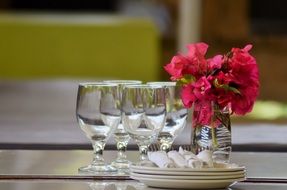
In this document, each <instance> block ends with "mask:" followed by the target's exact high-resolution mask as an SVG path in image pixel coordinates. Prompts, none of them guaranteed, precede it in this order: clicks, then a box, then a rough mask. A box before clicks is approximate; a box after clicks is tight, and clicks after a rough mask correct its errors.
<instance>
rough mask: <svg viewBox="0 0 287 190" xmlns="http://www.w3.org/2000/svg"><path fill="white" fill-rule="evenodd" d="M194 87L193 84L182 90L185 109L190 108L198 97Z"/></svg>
mask: <svg viewBox="0 0 287 190" xmlns="http://www.w3.org/2000/svg"><path fill="white" fill-rule="evenodd" d="M193 89H194V87H193V86H192V85H191V84H188V85H185V86H183V87H182V90H181V99H182V102H183V104H184V106H185V107H187V108H190V107H191V106H192V104H193V102H194V101H195V100H196V97H195V95H194V93H193Z"/></svg>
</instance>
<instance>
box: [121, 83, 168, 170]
mask: <svg viewBox="0 0 287 190" xmlns="http://www.w3.org/2000/svg"><path fill="white" fill-rule="evenodd" d="M165 101H166V100H165V88H164V87H162V86H155V85H154V86H150V85H127V86H125V87H124V90H123V96H122V120H123V124H124V128H125V130H126V132H127V133H128V134H129V135H130V137H131V138H132V139H133V140H134V141H135V142H136V143H137V145H138V146H139V151H140V162H139V163H138V165H147V164H151V162H150V161H149V160H148V158H147V151H148V147H149V145H150V144H151V143H152V142H153V141H154V140H155V139H156V138H157V135H158V134H159V132H160V131H161V129H162V128H163V126H164V123H165V117H166V107H165V106H166V103H165Z"/></svg>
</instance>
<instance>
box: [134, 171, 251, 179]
mask: <svg viewBox="0 0 287 190" xmlns="http://www.w3.org/2000/svg"><path fill="white" fill-rule="evenodd" d="M130 176H135V177H146V178H149V177H150V178H154V179H167V180H168V179H175V180H181V179H182V180H197V179H198V180H210V179H215V180H219V179H241V178H246V175H245V173H243V174H237V175H233V177H232V176H222V175H218V176H206V175H205V176H204V175H202V176H196V175H195V176H191V175H189V176H182V175H149V174H140V173H134V172H131V173H130ZM174 177H177V179H176V178H174ZM184 178H186V179H184ZM192 178H197V179H192Z"/></svg>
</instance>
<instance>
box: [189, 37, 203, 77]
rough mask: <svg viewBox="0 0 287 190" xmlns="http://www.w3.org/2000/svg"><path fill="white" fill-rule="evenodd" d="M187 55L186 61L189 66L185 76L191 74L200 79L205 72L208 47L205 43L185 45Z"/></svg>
mask: <svg viewBox="0 0 287 190" xmlns="http://www.w3.org/2000/svg"><path fill="white" fill-rule="evenodd" d="M187 48H188V54H187V59H188V60H189V64H188V65H187V67H186V70H185V71H186V74H191V75H193V76H195V77H196V78H198V77H201V76H202V75H204V74H205V73H206V72H207V69H208V65H207V61H206V59H205V57H204V56H205V54H206V52H207V49H208V45H207V44H205V43H202V42H200V43H195V44H189V45H187Z"/></svg>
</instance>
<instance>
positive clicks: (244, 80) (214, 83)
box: [164, 42, 259, 125]
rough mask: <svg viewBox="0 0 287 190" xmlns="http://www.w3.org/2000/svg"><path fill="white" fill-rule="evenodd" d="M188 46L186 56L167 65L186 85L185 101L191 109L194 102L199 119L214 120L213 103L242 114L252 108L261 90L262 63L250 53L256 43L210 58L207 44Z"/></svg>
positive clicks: (200, 121) (183, 97) (179, 57)
mask: <svg viewBox="0 0 287 190" xmlns="http://www.w3.org/2000/svg"><path fill="white" fill-rule="evenodd" d="M187 48H188V53H187V54H186V55H181V54H178V55H176V56H174V57H173V58H172V60H171V62H170V63H169V64H167V65H166V66H165V67H164V68H165V70H166V71H167V72H168V73H169V74H170V75H171V79H172V80H176V81H180V83H181V84H182V85H183V87H182V92H181V98H182V101H183V103H184V105H185V106H186V107H188V108H190V107H191V106H192V105H194V119H195V120H196V122H198V123H199V124H202V125H208V124H209V123H210V122H211V119H212V112H213V111H212V105H213V104H212V103H214V104H215V105H216V106H217V107H218V106H219V108H222V109H223V108H225V107H226V106H230V107H231V109H232V111H233V113H236V114H239V115H243V114H246V113H247V112H250V111H251V110H252V108H253V105H254V102H255V100H256V98H257V96H258V91H259V71H258V66H257V63H256V60H255V58H254V57H253V56H251V55H250V53H249V51H250V50H251V49H252V45H247V46H245V47H244V48H242V49H240V48H232V49H231V52H230V53H228V54H226V55H224V56H223V55H215V56H214V57H212V58H209V59H206V57H205V56H206V53H207V49H208V45H207V44H205V43H202V42H201V43H195V44H189V45H188V46H187ZM211 102H212V103H211ZM214 122H216V121H214Z"/></svg>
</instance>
